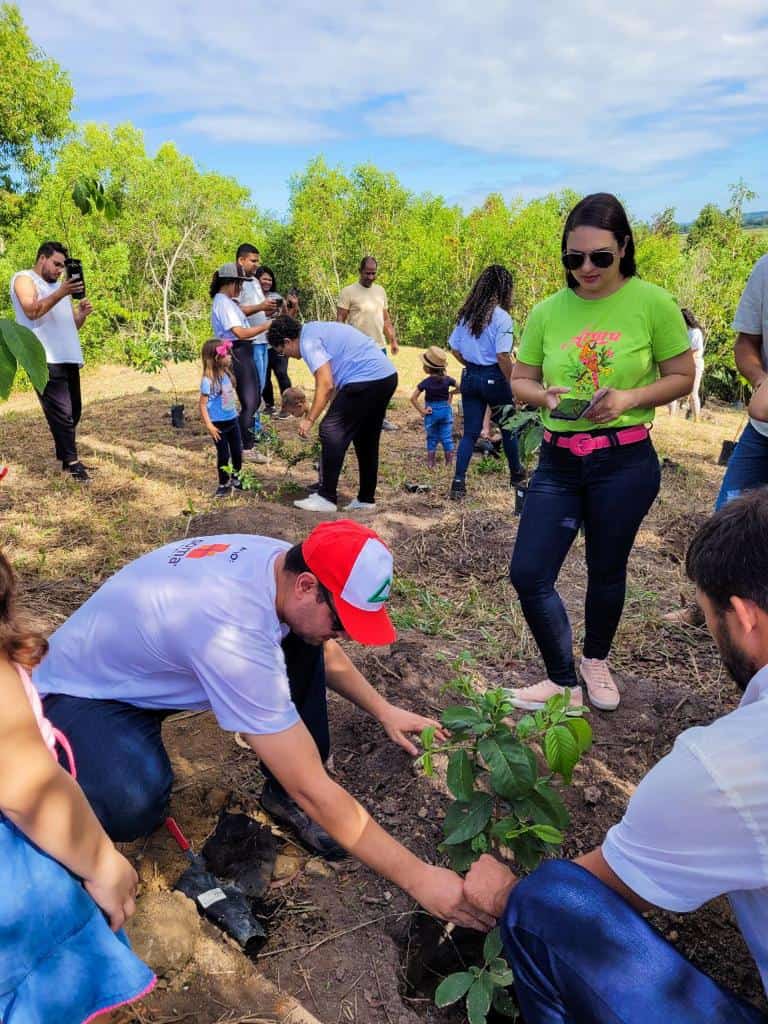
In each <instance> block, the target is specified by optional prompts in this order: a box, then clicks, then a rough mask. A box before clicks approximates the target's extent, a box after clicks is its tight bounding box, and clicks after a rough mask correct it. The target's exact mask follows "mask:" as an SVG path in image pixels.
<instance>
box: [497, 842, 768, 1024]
mask: <svg viewBox="0 0 768 1024" xmlns="http://www.w3.org/2000/svg"><path fill="white" fill-rule="evenodd" d="M501 936H502V940H503V942H504V953H505V954H506V957H507V960H508V961H509V965H510V967H511V968H512V970H513V972H514V975H515V992H516V994H517V998H518V1002H519V1004H520V1009H521V1011H522V1014H523V1016H524V1017H525V1021H526V1024H577V1022H578V1024H662V1022H667V1021H668V1022H669V1024H673V1022H674V1024H704V1022H706V1024H765V1017H764V1016H763V1014H762V1013H761V1012H760V1011H759V1010H757V1009H756V1008H755V1007H754V1006H752V1005H751V1004H749V1003H746V1002H744V1000H742V999H740V998H739V997H738V996H736V995H734V993H732V992H729V991H728V990H727V989H725V988H723V987H722V986H721V985H718V984H717V983H716V982H715V981H713V980H712V978H710V977H709V976H708V975H706V974H704V973H703V972H702V971H700V970H699V969H698V968H697V967H695V966H694V965H693V964H692V963H691V962H690V960H687V959H686V958H685V957H684V956H683V955H682V954H681V953H678V952H677V950H676V949H675V948H674V946H671V945H670V944H669V943H668V942H667V941H666V939H664V938H663V937H662V936H661V935H660V934H659V933H658V932H657V931H656V929H655V928H653V927H651V925H650V924H648V922H647V921H646V920H645V919H644V918H643V917H641V916H640V914H638V913H637V911H635V910H634V909H633V908H632V907H631V906H630V905H629V903H627V902H626V900H624V899H623V898H622V897H621V896H619V895H618V894H617V893H616V892H614V891H613V889H610V888H609V887H608V886H607V885H604V884H603V883H602V882H601V881H600V880H599V879H597V878H595V876H594V875H592V874H591V873H590V872H589V871H586V870H585V869H584V868H582V867H581V866H580V865H578V864H573V863H571V862H570V861H562V860H550V861H545V862H544V863H543V864H542V865H541V867H539V868H538V869H537V870H536V871H534V872H533V873H532V874H530V875H528V877H527V878H524V879H523V880H522V881H520V882H519V883H518V884H517V885H516V886H515V888H514V889H513V890H512V894H511V895H510V897H509V901H508V903H507V907H506V910H505V911H504V917H503V919H502V921H501Z"/></svg>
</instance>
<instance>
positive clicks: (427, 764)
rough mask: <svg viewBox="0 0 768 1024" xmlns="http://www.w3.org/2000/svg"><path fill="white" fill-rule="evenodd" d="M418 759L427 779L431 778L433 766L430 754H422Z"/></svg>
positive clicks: (433, 770) (433, 771)
mask: <svg viewBox="0 0 768 1024" xmlns="http://www.w3.org/2000/svg"><path fill="white" fill-rule="evenodd" d="M420 760H421V764H422V767H423V768H424V774H425V775H426V776H427V778H428V779H431V778H432V776H433V775H434V774H435V766H434V763H433V761H432V755H431V754H429V753H427V754H422V755H421V758H420Z"/></svg>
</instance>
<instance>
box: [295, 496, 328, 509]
mask: <svg viewBox="0 0 768 1024" xmlns="http://www.w3.org/2000/svg"><path fill="white" fill-rule="evenodd" d="M293 504H294V505H295V506H296V508H300V509H301V510H302V512H335V511H336V506H335V505H334V503H333V502H332V501H328V499H327V498H323V497H322V496H321V495H319V494H310V496H309V497H308V498H302V499H301V500H300V501H294V503H293Z"/></svg>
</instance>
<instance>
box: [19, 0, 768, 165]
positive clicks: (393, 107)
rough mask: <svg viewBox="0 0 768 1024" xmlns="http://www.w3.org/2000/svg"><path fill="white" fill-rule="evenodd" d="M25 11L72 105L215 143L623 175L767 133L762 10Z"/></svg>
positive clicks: (490, 0) (495, 4) (108, 7)
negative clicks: (65, 79)
mask: <svg viewBox="0 0 768 1024" xmlns="http://www.w3.org/2000/svg"><path fill="white" fill-rule="evenodd" d="M243 12H244V13H243ZM22 13H23V14H24V16H25V18H26V20H27V23H28V24H29V26H30V30H31V32H32V35H33V38H34V39H35V40H36V41H37V42H38V43H39V44H40V45H42V46H43V47H44V48H45V49H46V50H47V51H48V52H49V53H50V54H51V55H52V56H54V57H56V58H57V59H58V60H59V61H60V62H61V63H63V64H64V65H65V66H66V67H67V68H68V69H69V70H70V71H71V73H72V75H73V78H74V81H75V85H76V89H77V93H78V96H79V97H80V98H81V99H83V100H89V101H94V100H105V99H110V98H111V99H114V100H123V101H124V102H125V101H130V102H131V103H135V104H137V105H139V104H140V107H141V110H142V112H143V114H144V115H145V116H146V115H151V114H157V115H165V116H166V117H167V118H169V119H170V120H171V121H173V124H172V130H173V132H174V134H178V133H179V132H184V133H189V134H197V135H199V136H201V137H206V138H209V139H211V140H213V141H216V142H227V143H230V142H232V143H234V142H237V141H238V140H243V142H244V143H249V144H250V143H254V144H256V143H258V142H259V141H260V139H263V138H267V139H273V140H274V139H275V138H278V139H285V140H287V141H291V142H297V143H314V142H320V141H324V140H327V139H329V138H334V137H337V138H342V139H344V138H349V139H354V138H355V137H356V136H357V135H359V134H361V133H364V134H371V133H375V134H379V135H384V136H392V137H418V138H422V139H427V140H429V139H432V140H438V141H441V142H445V143H451V144H459V145H463V146H466V147H469V148H471V149H473V150H475V151H479V152H484V153H488V154H502V155H506V156H509V157H517V158H525V159H526V160H529V161H530V160H538V161H551V162H553V163H556V164H557V166H558V168H560V169H561V170H563V171H567V170H568V169H569V168H574V169H575V168H585V167H591V168H596V169H599V170H601V171H605V172H620V173H621V174H626V175H630V174H631V175H637V174H644V173H648V172H649V171H652V170H654V169H658V168H661V167H666V166H673V165H680V164H681V163H683V162H685V161H695V160H696V159H700V158H702V157H706V155H707V154H711V153H714V152H716V151H725V150H727V149H729V148H730V147H733V146H737V145H739V144H740V143H741V142H742V141H744V140H745V139H748V138H749V137H750V136H753V135H756V134H757V133H758V132H761V131H764V130H765V125H766V123H768V121H766V115H767V114H768V62H766V60H765V54H766V52H768V23H766V21H765V17H764V14H765V8H764V5H763V4H762V3H761V2H760V0H729V2H728V3H727V4H726V3H725V2H723V0H702V2H701V3H700V4H699V5H697V6H696V7H695V8H693V7H689V8H687V9H686V8H685V7H682V8H680V9H673V7H672V6H671V5H670V4H669V3H668V2H667V0H646V2H645V3H643V4H639V3H636V4H634V5H632V8H631V9H619V8H618V5H615V4H614V5H607V4H605V3H598V2H597V0H583V2H582V3H581V4H580V5H578V7H576V6H575V5H572V4H568V3H565V2H562V0H549V2H547V0H543V2H540V3H538V4H528V5H525V6H523V5H521V4H517V5H514V6H511V5H510V4H509V2H508V0H480V2H478V3H476V4H474V5H468V4H466V3H465V2H464V0H461V2H459V0H442V2H440V3H437V2H435V0H423V2H422V3H421V4H414V3H412V2H406V0H389V2H387V3H384V2H382V0H372V2H369V3H368V4H365V5H360V6H358V7H351V6H350V5H348V4H346V3H341V2H340V0H328V2H326V4H325V5H324V6H322V7H320V6H318V7H314V6H310V5H309V4H308V3H301V2H299V3H296V2H290V0H288V2H287V3H286V4H284V5H282V6H275V8H274V9H270V7H269V6H265V7H263V8H262V9H259V8H258V7H251V8H247V9H246V8H241V9H238V10H237V12H236V11H235V10H234V9H229V8H228V9H227V10H226V11H225V10H223V9H222V10H221V11H219V10H218V9H217V8H216V6H215V5H213V6H212V5H210V4H205V5H203V4H202V3H200V2H199V0H189V2H187V3H184V4H182V3H180V2H178V0H172V2H170V3H165V4H157V3H156V2H155V3H153V2H150V0H133V2H131V3H129V4H125V3H124V2H123V0H120V2H118V0H100V2H98V3H97V2H95V0H78V3H77V4H72V3H71V2H70V0H66V2H65V0H49V2H48V3H46V5H45V6H44V7H43V6H41V5H39V4H37V3H35V4H33V3H31V2H30V3H28V4H22ZM760 19H762V21H761V20H760Z"/></svg>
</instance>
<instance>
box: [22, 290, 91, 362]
mask: <svg viewBox="0 0 768 1024" xmlns="http://www.w3.org/2000/svg"><path fill="white" fill-rule="evenodd" d="M22 275H24V276H25V277H29V278H31V279H32V281H33V283H34V285H35V291H36V293H37V297H38V299H45V298H47V297H48V296H49V295H50V294H51V293H52V292H55V291H56V289H57V288H58V287H59V282H58V281H54V282H53V283H52V284H49V282H48V281H44V280H43V279H42V277H40V275H39V274H37V273H35V271H34V270H20V271H19V272H18V273H16V274H14V275H13V277H12V278H11V304H12V305H13V312H14V316H15V317H16V323H17V324H21V325H22V327H28V328H29V329H30V331H33V332H34V333H35V334H36V335H37V338H38V339H39V341H40V344H41V345H42V346H43V348H44V349H45V358H46V361H47V362H49V363H77V365H78V366H82V365H83V350H82V348H81V347H80V335H79V334H78V331H77V326H76V325H75V314H74V312H73V310H72V300H71V299H70V297H69V296H68V295H66V296H65V297H64V298H63V299H59V301H58V302H57V303H56V305H55V306H53V307H52V308H51V309H49V310H48V312H47V313H46V314H45V316H41V317H40V318H39V319H37V320H30V319H29V318H28V317H27V315H26V313H25V312H24V310H23V308H22V305H21V303H20V302H19V297H18V295H17V294H16V289H15V287H14V285H15V283H16V279H17V278H18V277H21V276H22Z"/></svg>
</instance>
